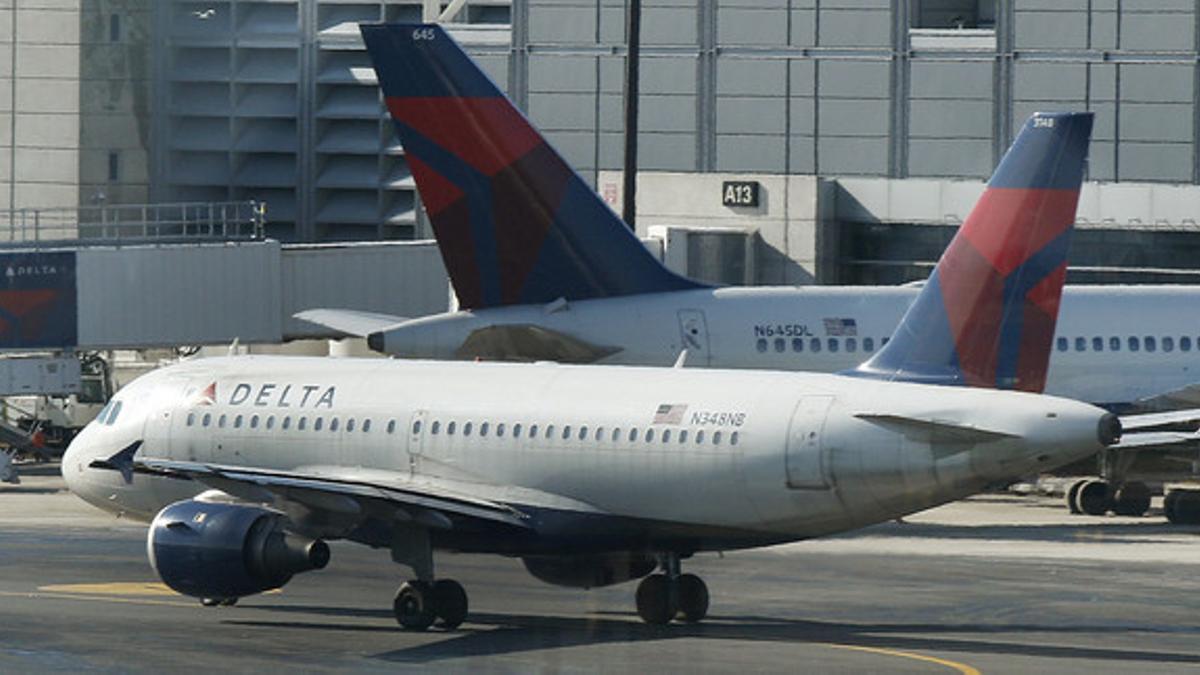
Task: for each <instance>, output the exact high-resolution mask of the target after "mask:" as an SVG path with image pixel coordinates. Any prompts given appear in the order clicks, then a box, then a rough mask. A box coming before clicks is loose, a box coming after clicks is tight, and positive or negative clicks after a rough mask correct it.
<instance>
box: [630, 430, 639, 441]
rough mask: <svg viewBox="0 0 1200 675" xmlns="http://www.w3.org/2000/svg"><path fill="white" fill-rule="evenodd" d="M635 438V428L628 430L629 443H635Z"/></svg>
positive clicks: (636, 433) (636, 434)
mask: <svg viewBox="0 0 1200 675" xmlns="http://www.w3.org/2000/svg"><path fill="white" fill-rule="evenodd" d="M637 437H638V432H637V427H634V428H632V429H630V430H629V442H630V443H632V442H634V441H636V440H637Z"/></svg>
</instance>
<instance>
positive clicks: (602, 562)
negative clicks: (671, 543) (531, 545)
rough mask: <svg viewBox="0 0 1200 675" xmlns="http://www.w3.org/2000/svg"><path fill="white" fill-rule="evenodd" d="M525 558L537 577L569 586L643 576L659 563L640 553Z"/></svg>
mask: <svg viewBox="0 0 1200 675" xmlns="http://www.w3.org/2000/svg"><path fill="white" fill-rule="evenodd" d="M521 561H522V562H524V563H525V569H527V570H529V573H530V574H532V575H533V576H534V577H536V578H537V579H539V580H541V581H544V582H546V583H548V584H553V585H555V586H567V587H569V588H599V587H601V586H611V585H613V584H619V583H621V582H622V581H630V580H632V579H641V578H642V577H644V576H646V575H647V574H650V573H651V572H653V571H654V568H655V567H656V566H657V563H656V562H655V560H654V558H652V557H650V556H646V555H641V554H637V553H607V554H600V555H561V556H560V555H555V556H549V555H547V556H527V557H525V558H522V559H521Z"/></svg>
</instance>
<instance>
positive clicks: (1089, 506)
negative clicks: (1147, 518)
mask: <svg viewBox="0 0 1200 675" xmlns="http://www.w3.org/2000/svg"><path fill="white" fill-rule="evenodd" d="M1067 508H1069V509H1070V510H1071V513H1086V514H1087V515H1089V516H1102V515H1104V514H1106V513H1108V512H1109V511H1112V512H1113V513H1115V514H1117V515H1118V516H1143V515H1145V514H1146V511H1148V510H1149V509H1150V488H1149V487H1147V486H1146V484H1145V483H1142V482H1140V481H1127V482H1125V483H1122V484H1120V485H1119V486H1117V487H1116V488H1115V489H1114V488H1113V486H1112V484H1111V483H1109V482H1108V481H1106V480H1100V479H1092V478H1089V479H1084V480H1080V481H1076V482H1075V484H1073V485H1072V486H1071V488H1070V489H1069V490H1067Z"/></svg>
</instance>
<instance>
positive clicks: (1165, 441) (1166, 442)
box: [1110, 431, 1200, 451]
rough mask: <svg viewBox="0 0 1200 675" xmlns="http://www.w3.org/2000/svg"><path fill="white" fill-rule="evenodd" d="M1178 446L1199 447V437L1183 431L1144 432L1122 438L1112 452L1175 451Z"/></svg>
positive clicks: (1113, 446)
mask: <svg viewBox="0 0 1200 675" xmlns="http://www.w3.org/2000/svg"><path fill="white" fill-rule="evenodd" d="M1180 446H1190V447H1196V446H1200V435H1197V434H1194V433H1188V432H1183V431H1144V432H1141V433H1134V434H1129V435H1128V436H1122V437H1121V440H1119V441H1117V443H1116V444H1115V445H1112V446H1110V447H1112V448H1113V449H1114V450H1134V451H1137V450H1163V451H1168V450H1176V449H1178V448H1179V447H1180Z"/></svg>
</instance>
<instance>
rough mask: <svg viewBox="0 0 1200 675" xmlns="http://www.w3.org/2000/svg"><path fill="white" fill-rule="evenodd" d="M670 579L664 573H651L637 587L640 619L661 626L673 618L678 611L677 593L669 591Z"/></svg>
mask: <svg viewBox="0 0 1200 675" xmlns="http://www.w3.org/2000/svg"><path fill="white" fill-rule="evenodd" d="M671 590H672V589H671V581H670V580H669V579H667V576H666V575H665V574H652V575H650V576H648V577H646V578H645V579H642V583H640V584H638V587H637V612H638V616H640V617H642V621H645V622H646V623H648V624H653V625H656V626H662V625H665V624H667V623H668V622H670V621H671V619H673V618H675V614H676V613H678V611H679V606H678V600H677V598H676V596H677V593H672V592H671Z"/></svg>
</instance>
